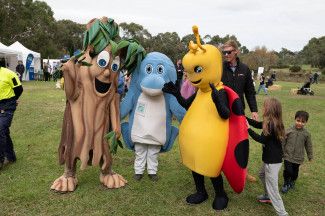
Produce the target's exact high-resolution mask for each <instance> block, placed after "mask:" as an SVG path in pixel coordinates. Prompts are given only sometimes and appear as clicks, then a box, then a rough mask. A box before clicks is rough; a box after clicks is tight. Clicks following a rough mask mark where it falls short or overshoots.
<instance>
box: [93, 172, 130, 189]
mask: <svg viewBox="0 0 325 216" xmlns="http://www.w3.org/2000/svg"><path fill="white" fill-rule="evenodd" d="M99 179H100V182H101V183H102V184H103V185H104V186H105V187H107V188H110V189H111V188H120V187H124V186H125V184H127V183H128V181H127V180H125V179H124V178H123V176H121V175H119V174H117V173H111V174H106V175H105V174H102V173H101V174H100V176H99Z"/></svg>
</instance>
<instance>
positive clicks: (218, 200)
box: [212, 195, 229, 210]
mask: <svg viewBox="0 0 325 216" xmlns="http://www.w3.org/2000/svg"><path fill="white" fill-rule="evenodd" d="M228 200H229V199H228V197H227V195H225V196H218V197H215V198H214V200H213V203H212V208H213V209H215V210H223V209H225V208H227V206H228Z"/></svg>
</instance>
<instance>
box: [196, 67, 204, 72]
mask: <svg viewBox="0 0 325 216" xmlns="http://www.w3.org/2000/svg"><path fill="white" fill-rule="evenodd" d="M202 71H203V68H202V67H201V66H195V68H194V72H195V73H201V72H202Z"/></svg>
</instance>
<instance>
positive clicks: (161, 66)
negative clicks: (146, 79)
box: [157, 65, 164, 74]
mask: <svg viewBox="0 0 325 216" xmlns="http://www.w3.org/2000/svg"><path fill="white" fill-rule="evenodd" d="M157 72H158V73H159V74H162V73H163V72H164V66H163V65H158V67H157Z"/></svg>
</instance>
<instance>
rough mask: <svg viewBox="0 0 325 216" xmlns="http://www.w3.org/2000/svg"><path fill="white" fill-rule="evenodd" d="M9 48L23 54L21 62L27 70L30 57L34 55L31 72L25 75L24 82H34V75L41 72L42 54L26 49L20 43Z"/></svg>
mask: <svg viewBox="0 0 325 216" xmlns="http://www.w3.org/2000/svg"><path fill="white" fill-rule="evenodd" d="M9 48H10V49H13V50H15V51H17V52H21V53H22V57H21V58H20V60H22V61H23V64H24V66H25V68H26V62H27V57H28V55H29V54H31V55H33V61H32V62H31V65H30V68H29V71H27V73H24V76H23V80H33V79H34V73H38V72H40V71H41V54H40V53H38V52H34V51H32V50H30V49H28V48H26V47H24V45H22V44H21V43H19V42H18V41H16V42H15V43H13V44H11V45H10V46H9Z"/></svg>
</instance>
